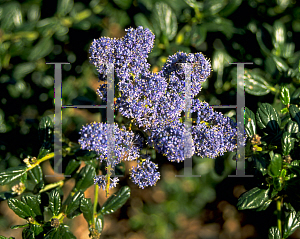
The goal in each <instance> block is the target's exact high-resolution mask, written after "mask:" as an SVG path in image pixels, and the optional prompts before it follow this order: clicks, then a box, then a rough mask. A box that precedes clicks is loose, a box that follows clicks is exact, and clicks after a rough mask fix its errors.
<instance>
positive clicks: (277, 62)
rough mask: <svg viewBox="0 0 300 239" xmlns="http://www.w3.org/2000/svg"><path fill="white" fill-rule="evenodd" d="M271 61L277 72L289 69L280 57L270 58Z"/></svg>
mask: <svg viewBox="0 0 300 239" xmlns="http://www.w3.org/2000/svg"><path fill="white" fill-rule="evenodd" d="M272 59H273V61H274V62H275V65H276V67H277V69H278V71H280V72H282V71H287V70H288V69H289V66H288V64H287V63H286V62H285V61H284V60H282V59H281V58H280V57H278V56H272Z"/></svg>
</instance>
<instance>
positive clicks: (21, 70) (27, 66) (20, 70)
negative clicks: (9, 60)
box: [13, 62, 35, 80]
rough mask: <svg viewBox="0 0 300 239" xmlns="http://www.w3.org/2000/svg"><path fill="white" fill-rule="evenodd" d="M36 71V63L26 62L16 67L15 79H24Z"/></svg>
mask: <svg viewBox="0 0 300 239" xmlns="http://www.w3.org/2000/svg"><path fill="white" fill-rule="evenodd" d="M34 69H35V63H33V62H24V63H20V64H18V65H16V66H15V68H14V72H13V77H14V78H15V79H16V80H21V79H23V78H24V77H25V76H26V75H27V74H29V73H31V72H32V71H33V70H34Z"/></svg>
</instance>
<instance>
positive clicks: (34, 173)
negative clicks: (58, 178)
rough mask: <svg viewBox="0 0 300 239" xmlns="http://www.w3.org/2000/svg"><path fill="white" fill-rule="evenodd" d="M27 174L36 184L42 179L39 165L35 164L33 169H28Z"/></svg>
mask: <svg viewBox="0 0 300 239" xmlns="http://www.w3.org/2000/svg"><path fill="white" fill-rule="evenodd" d="M28 174H29V176H30V177H31V178H32V179H33V181H34V182H35V183H36V184H38V183H39V182H40V181H42V180H43V172H42V168H41V166H40V165H37V166H35V167H34V168H33V169H31V170H29V171H28Z"/></svg>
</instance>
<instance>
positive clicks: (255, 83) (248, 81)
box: [244, 71, 271, 96]
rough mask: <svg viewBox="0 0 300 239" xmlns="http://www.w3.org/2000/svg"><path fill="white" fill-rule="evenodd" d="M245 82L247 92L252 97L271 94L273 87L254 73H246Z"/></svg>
mask: <svg viewBox="0 0 300 239" xmlns="http://www.w3.org/2000/svg"><path fill="white" fill-rule="evenodd" d="M244 80H245V91H246V92H247V93H248V94H250V95H256V96H262V95H267V94H268V93H269V92H270V88H271V86H270V85H269V83H268V82H267V81H266V80H265V79H264V78H263V77H261V76H260V75H258V74H256V73H254V72H252V71H251V72H250V71H245V75H244Z"/></svg>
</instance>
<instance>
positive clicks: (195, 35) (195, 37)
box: [190, 25, 207, 49]
mask: <svg viewBox="0 0 300 239" xmlns="http://www.w3.org/2000/svg"><path fill="white" fill-rule="evenodd" d="M206 32H207V31H206V28H205V27H203V26H201V25H194V26H193V27H192V30H191V40H190V42H191V45H192V46H193V47H195V48H196V49H197V48H199V46H200V45H201V44H202V43H203V42H204V41H205V39H206Z"/></svg>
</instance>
